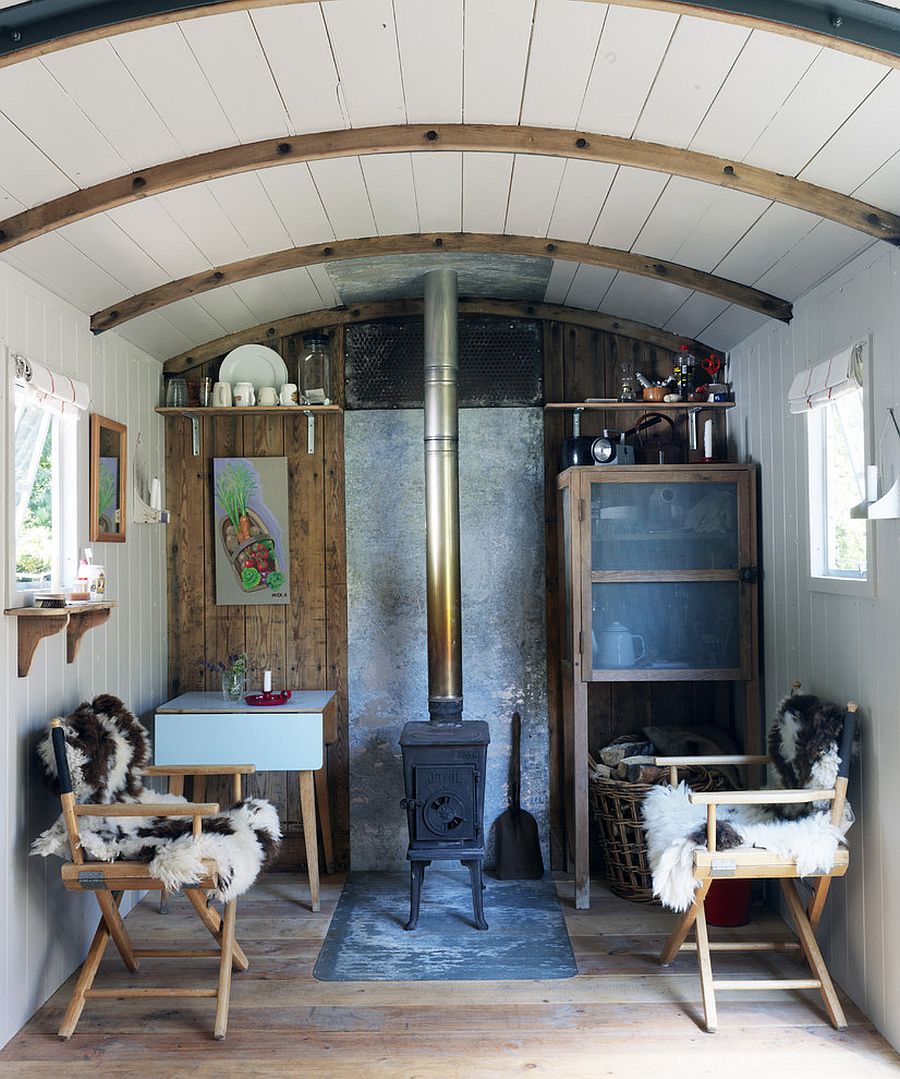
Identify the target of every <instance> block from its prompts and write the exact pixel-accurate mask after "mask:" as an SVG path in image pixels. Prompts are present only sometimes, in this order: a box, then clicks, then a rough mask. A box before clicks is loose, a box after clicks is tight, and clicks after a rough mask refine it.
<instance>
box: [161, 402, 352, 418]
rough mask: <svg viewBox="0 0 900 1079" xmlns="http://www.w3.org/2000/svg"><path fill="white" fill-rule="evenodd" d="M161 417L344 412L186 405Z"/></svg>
mask: <svg viewBox="0 0 900 1079" xmlns="http://www.w3.org/2000/svg"><path fill="white" fill-rule="evenodd" d="M156 411H157V412H158V413H159V414H160V415H161V416H187V417H188V418H190V417H192V416H196V417H198V418H199V417H201V416H274V415H281V416H291V415H293V416H305V415H306V414H307V412H343V411H344V410H343V409H342V408H341V406H340V405H247V406H238V405H229V406H227V407H226V408H218V407H213V406H212V405H210V406H209V407H207V408H203V407H202V406H201V405H186V406H185V407H184V408H158V409H156Z"/></svg>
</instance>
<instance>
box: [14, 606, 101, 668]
mask: <svg viewBox="0 0 900 1079" xmlns="http://www.w3.org/2000/svg"><path fill="white" fill-rule="evenodd" d="M116 606H117V603H116V601H115V600H104V601H97V602H94V601H90V602H85V603H72V604H69V606H68V607H9V608H7V609H6V610H5V611H4V612H3V613H4V614H6V615H8V616H9V617H10V618H16V619H18V636H19V642H18V651H19V656H18V660H19V677H20V678H25V677H27V675H28V672H29V671H30V670H31V663H32V660H33V659H34V653H35V651H36V649H37V646H38V644H39V643H40V642H41V641H42V640H43V639H44V637H52V636H53V635H54V634H56V633H60V632H61V631H62V630H63V629H65V631H66V662H67V663H74V662H75V657H76V656H77V655H78V649H79V648H80V647H81V638H82V637H83V636H84V635H85V633H87V631H88V630H89V629H93V628H94V626H101V625H103V623H104V622H106V621H107V620H108V619H109V616H110V612H111V611H112V609H113V607H116Z"/></svg>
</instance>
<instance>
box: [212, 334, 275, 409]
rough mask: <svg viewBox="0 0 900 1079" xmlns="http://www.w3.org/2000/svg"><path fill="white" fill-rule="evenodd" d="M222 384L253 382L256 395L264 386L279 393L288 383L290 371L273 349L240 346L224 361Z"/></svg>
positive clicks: (220, 373)
mask: <svg viewBox="0 0 900 1079" xmlns="http://www.w3.org/2000/svg"><path fill="white" fill-rule="evenodd" d="M219 381H220V382H230V383H231V385H232V386H235V385H236V384H237V383H238V382H252V383H253V388H254V390H256V395H257V397H259V391H260V390H261V389H262V388H263V386H273V387H274V388H275V389H276V390H277V391H278V392H279V393H280V392H281V387H282V386H283V385H284V384H285V382H287V381H288V369H287V366H286V365H285V362H284V360H283V359H282V358H281V357H280V356H279V355H278V353H277V352H276V351H275V349H273V348H266V346H265V345H238V347H237V348H233V349H232V350H231V352H229V353H228V355H227V356H226V357H225V359H224V360H222V367H221V369H220V371H219Z"/></svg>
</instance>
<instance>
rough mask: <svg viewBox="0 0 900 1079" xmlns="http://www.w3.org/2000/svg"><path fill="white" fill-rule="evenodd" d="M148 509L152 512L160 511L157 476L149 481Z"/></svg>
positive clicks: (160, 495) (160, 501) (160, 496)
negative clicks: (152, 510)
mask: <svg viewBox="0 0 900 1079" xmlns="http://www.w3.org/2000/svg"><path fill="white" fill-rule="evenodd" d="M150 508H151V509H154V510H161V509H162V493H161V491H160V486H159V477H158V476H154V477H153V479H152V480H151V481H150Z"/></svg>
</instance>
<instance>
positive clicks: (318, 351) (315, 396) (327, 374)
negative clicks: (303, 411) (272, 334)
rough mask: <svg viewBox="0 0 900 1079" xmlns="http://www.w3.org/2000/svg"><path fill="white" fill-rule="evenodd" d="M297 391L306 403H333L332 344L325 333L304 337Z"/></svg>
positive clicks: (299, 362) (303, 402)
mask: <svg viewBox="0 0 900 1079" xmlns="http://www.w3.org/2000/svg"><path fill="white" fill-rule="evenodd" d="M297 392H298V393H299V395H300V401H301V403H302V404H304V405H330V404H331V400H332V387H331V346H330V342H329V340H328V338H327V337H326V336H325V334H319V333H316V334H308V335H306V336H305V337H304V338H303V352H302V353H301V355H300V359H299V360H298V361H297Z"/></svg>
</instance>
